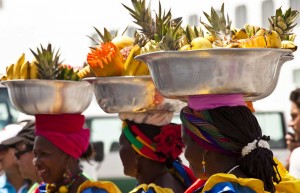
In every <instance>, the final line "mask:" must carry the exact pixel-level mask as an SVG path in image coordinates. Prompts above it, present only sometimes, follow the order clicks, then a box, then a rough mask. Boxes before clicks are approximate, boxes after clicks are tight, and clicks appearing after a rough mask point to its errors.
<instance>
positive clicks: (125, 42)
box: [111, 36, 133, 50]
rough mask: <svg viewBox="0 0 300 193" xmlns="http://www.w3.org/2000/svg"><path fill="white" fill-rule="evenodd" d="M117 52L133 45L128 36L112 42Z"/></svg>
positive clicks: (116, 38) (117, 38)
mask: <svg viewBox="0 0 300 193" xmlns="http://www.w3.org/2000/svg"><path fill="white" fill-rule="evenodd" d="M111 42H112V43H114V44H115V45H116V46H117V48H118V49H119V50H122V49H123V48H125V47H128V46H132V45H133V39H132V38H130V37H128V36H117V37H115V38H114V39H113V40H112V41H111Z"/></svg>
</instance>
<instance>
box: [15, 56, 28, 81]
mask: <svg viewBox="0 0 300 193" xmlns="http://www.w3.org/2000/svg"><path fill="white" fill-rule="evenodd" d="M24 62H25V54H24V53H22V55H21V56H20V57H19V59H18V60H17V62H16V63H15V65H14V76H13V79H19V78H20V70H21V66H22V64H23V63H24Z"/></svg>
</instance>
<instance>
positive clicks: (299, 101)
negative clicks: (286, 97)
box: [290, 88, 300, 108]
mask: <svg viewBox="0 0 300 193" xmlns="http://www.w3.org/2000/svg"><path fill="white" fill-rule="evenodd" d="M290 100H291V101H292V102H293V103H295V104H296V106H297V107H298V108H300V88H296V89H295V90H293V91H292V92H291V94H290Z"/></svg>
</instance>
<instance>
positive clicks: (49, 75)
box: [30, 44, 61, 80]
mask: <svg viewBox="0 0 300 193" xmlns="http://www.w3.org/2000/svg"><path fill="white" fill-rule="evenodd" d="M30 51H31V52H32V54H33V55H34V57H35V59H36V65H37V68H38V77H39V78H40V79H48V80H55V79H57V77H58V76H59V73H60V68H59V67H60V65H61V61H60V60H59V57H60V54H59V50H58V51H57V52H55V50H54V49H52V46H51V44H48V46H47V48H44V47H43V46H42V45H41V48H40V49H39V48H37V53H36V52H34V51H33V50H31V49H30Z"/></svg>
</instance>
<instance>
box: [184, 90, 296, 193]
mask: <svg viewBox="0 0 300 193" xmlns="http://www.w3.org/2000/svg"><path fill="white" fill-rule="evenodd" d="M180 118H181V120H182V132H183V137H182V139H183V142H184V144H185V145H186V148H185V157H186V159H187V160H188V161H189V164H190V168H191V169H192V170H193V172H194V174H195V175H196V177H198V178H200V179H202V180H198V181H197V182H196V183H195V184H194V185H192V186H191V187H190V188H189V189H188V190H187V191H186V193H199V192H201V193H222V192H224V193H225V192H230V193H267V192H269V193H275V192H278V193H279V192H285V193H292V192H300V181H299V180H296V179H295V178H293V177H292V176H290V175H289V174H288V173H287V171H286V170H285V169H284V167H283V166H282V164H280V163H279V162H278V161H277V160H276V159H274V158H273V153H272V151H271V150H270V146H269V144H268V141H269V139H270V138H269V137H268V136H265V135H262V131H261V128H260V126H259V124H258V122H257V120H256V118H255V116H254V115H253V113H252V112H251V111H250V110H249V108H247V106H246V104H245V102H244V100H243V96H242V95H240V94H233V95H204V96H194V97H190V98H189V101H188V106H186V107H184V108H183V109H182V110H181V114H180Z"/></svg>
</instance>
